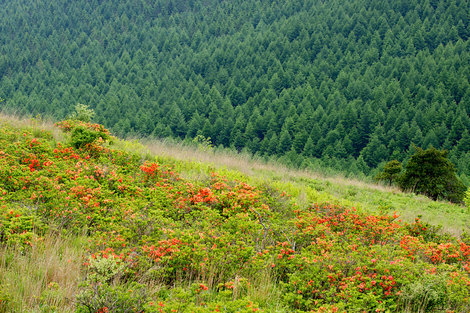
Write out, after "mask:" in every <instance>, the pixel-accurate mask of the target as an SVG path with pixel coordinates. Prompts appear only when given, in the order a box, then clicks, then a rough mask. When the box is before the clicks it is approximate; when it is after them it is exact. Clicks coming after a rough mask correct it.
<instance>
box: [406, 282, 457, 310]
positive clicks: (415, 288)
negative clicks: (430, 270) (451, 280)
mask: <svg viewBox="0 0 470 313" xmlns="http://www.w3.org/2000/svg"><path fill="white" fill-rule="evenodd" d="M400 301H401V307H400V309H401V310H402V311H404V312H416V313H424V312H435V311H439V310H440V309H441V308H442V307H444V306H445V305H446V304H447V303H448V302H449V295H448V294H447V288H446V279H445V277H442V276H440V275H433V276H430V275H423V277H420V278H419V279H418V280H416V281H413V282H410V283H409V284H408V285H406V286H405V288H404V289H403V293H402V294H401V296H400Z"/></svg>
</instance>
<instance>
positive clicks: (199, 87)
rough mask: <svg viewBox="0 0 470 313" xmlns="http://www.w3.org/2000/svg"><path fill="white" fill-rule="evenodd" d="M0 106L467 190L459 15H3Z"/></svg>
mask: <svg viewBox="0 0 470 313" xmlns="http://www.w3.org/2000/svg"><path fill="white" fill-rule="evenodd" d="M2 8H3V9H2V10H1V12H0V43H1V45H0V97H1V98H3V99H5V101H4V102H2V103H1V104H0V106H1V107H2V108H3V109H4V110H7V111H15V112H16V113H19V114H31V115H35V114H42V115H47V116H52V117H53V118H57V119H62V118H64V117H65V116H67V115H68V114H70V113H71V112H72V111H73V107H74V106H75V105H76V104H77V103H85V104H88V105H90V107H91V108H92V109H93V110H94V111H95V112H96V118H95V120H96V121H97V122H99V123H102V124H104V125H105V126H107V127H109V128H111V129H112V130H113V131H114V132H115V133H117V134H120V135H126V134H133V135H144V136H155V137H165V138H167V137H171V138H175V139H178V140H185V139H187V140H191V139H193V138H195V137H196V136H202V137H204V138H210V140H211V142H212V144H213V145H215V146H223V147H231V148H233V149H236V150H238V151H242V150H245V151H248V152H250V153H253V154H254V155H258V156H260V157H266V158H268V157H272V156H274V157H276V158H279V159H280V160H281V161H283V162H286V163H289V164H292V165H294V166H302V167H328V168H332V169H334V170H338V171H343V172H346V173H351V174H353V175H369V176H373V175H375V174H376V173H377V171H378V170H376V169H377V168H381V167H383V165H384V164H385V163H386V162H387V161H389V160H392V159H396V160H398V161H400V162H403V161H405V162H406V160H408V159H409V158H410V157H411V155H412V154H413V150H412V149H411V147H412V145H413V144H414V145H416V146H419V147H422V148H424V149H426V148H428V147H431V146H432V147H435V148H438V149H447V150H448V151H449V155H448V156H449V159H450V160H451V161H452V162H453V163H454V164H455V165H456V168H457V172H458V174H459V175H460V177H461V178H462V179H463V180H464V181H465V182H466V183H467V184H468V182H469V178H470V152H469V151H470V134H469V132H468V129H469V128H470V118H469V113H470V84H469V78H470V67H469V66H468V64H470V53H469V52H470V49H469V37H470V27H469V20H470V3H469V1H465V0H454V1H437V0H413V1H406V0H400V1H393V2H387V1H377V0H352V1H347V2H344V1H339V0H333V1H320V0H305V1H266V0H256V1H255V0H245V1H241V0H236V1H216V0H204V1H201V0H179V1H169V0H156V1H150V0H125V1H121V0H120V1H118V0H110V1H98V0H94V1H84V0H77V1H73V2H66V3H63V2H61V1H57V0H51V1H48V2H42V1H23V0H12V1H8V2H5V3H2Z"/></svg>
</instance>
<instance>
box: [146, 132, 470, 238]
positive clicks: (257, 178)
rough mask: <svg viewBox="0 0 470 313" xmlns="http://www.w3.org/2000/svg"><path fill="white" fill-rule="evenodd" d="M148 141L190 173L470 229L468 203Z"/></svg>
mask: <svg viewBox="0 0 470 313" xmlns="http://www.w3.org/2000/svg"><path fill="white" fill-rule="evenodd" d="M143 143H144V146H142V148H141V149H142V151H145V152H147V153H151V154H155V155H158V156H161V157H160V158H161V159H162V160H164V159H168V160H178V161H180V162H181V163H180V165H179V168H180V169H181V170H183V171H184V173H185V174H186V175H189V177H198V176H199V175H204V173H206V172H207V171H208V170H209V169H211V168H215V169H217V170H219V171H220V170H224V171H226V172H227V173H230V175H235V176H239V177H240V179H243V180H246V181H250V182H253V183H266V184H269V185H272V186H273V187H275V188H278V189H280V190H286V191H288V192H289V193H290V194H291V195H292V196H294V197H295V198H296V200H297V202H298V203H299V205H301V206H302V205H304V206H305V205H310V204H311V203H317V202H320V203H322V202H330V203H335V204H341V205H345V206H350V207H356V208H358V209H361V210H364V211H367V212H370V213H389V214H393V212H397V213H398V214H399V215H400V216H401V218H402V220H403V221H406V222H412V221H413V220H414V219H415V218H416V217H418V216H421V219H422V220H423V221H425V222H428V223H430V224H433V225H441V226H442V227H443V230H445V231H446V232H450V233H452V234H454V235H460V234H461V233H462V232H463V231H467V232H468V231H469V229H470V216H469V214H468V210H467V209H466V208H465V207H463V206H459V205H455V204H453V203H450V202H443V201H432V200H431V199H429V198H427V197H424V196H421V195H414V194H410V193H403V192H401V191H400V190H399V189H397V188H395V187H389V186H384V185H379V184H373V183H370V182H366V181H361V180H355V179H350V178H345V177H340V176H337V177H325V176H323V175H321V174H318V173H312V172H310V171H303V170H295V169H290V168H287V167H285V166H284V165H282V164H276V163H268V164H266V163H265V162H262V161H258V160H255V159H253V158H252V157H250V156H248V155H243V154H234V153H233V152H231V151H225V152H224V151H222V152H220V151H215V150H212V149H205V148H204V147H202V148H196V147H193V146H182V145H177V144H172V143H168V142H161V141H155V140H154V141H143ZM240 174H243V176H240Z"/></svg>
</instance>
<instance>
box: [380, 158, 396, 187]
mask: <svg viewBox="0 0 470 313" xmlns="http://www.w3.org/2000/svg"><path fill="white" fill-rule="evenodd" d="M401 171H402V165H401V163H400V162H399V161H397V160H392V161H390V162H387V164H385V166H384V169H383V171H382V172H381V173H379V174H378V175H377V176H376V179H377V180H382V181H386V182H387V183H388V184H389V185H392V183H394V182H397V180H398V177H399V176H400V174H401Z"/></svg>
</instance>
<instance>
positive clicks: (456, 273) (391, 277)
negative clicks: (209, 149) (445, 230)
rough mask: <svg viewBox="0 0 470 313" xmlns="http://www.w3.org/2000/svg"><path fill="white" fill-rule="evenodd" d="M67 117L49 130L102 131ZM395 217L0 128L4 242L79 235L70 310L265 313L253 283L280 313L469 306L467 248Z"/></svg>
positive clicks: (95, 145)
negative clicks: (196, 176)
mask: <svg viewBox="0 0 470 313" xmlns="http://www.w3.org/2000/svg"><path fill="white" fill-rule="evenodd" d="M71 123H72V122H70V121H66V122H63V123H59V124H58V125H59V127H60V128H62V129H64V130H66V131H69V132H72V131H73V129H76V127H82V128H83V129H85V130H86V131H87V132H99V133H100V134H106V136H109V132H108V131H107V130H105V129H104V128H102V126H100V125H96V124H89V123H83V122H73V123H80V125H79V126H77V125H72V124H71ZM106 136H105V137H106ZM101 138H102V139H104V137H102V136H101ZM106 138H110V137H106ZM397 218H398V216H397V215H394V216H382V215H367V214H364V213H361V212H360V211H358V210H356V209H354V208H345V207H341V206H337V205H331V204H315V205H312V206H310V207H307V208H298V207H297V206H296V205H295V204H294V203H292V202H291V201H290V200H289V197H288V196H287V195H286V194H285V193H281V192H279V191H276V190H273V189H272V188H269V186H252V185H249V184H247V183H245V182H243V181H238V180H236V179H230V178H227V177H223V176H221V175H219V174H217V173H209V174H208V176H207V177H206V178H204V179H201V180H188V179H183V178H182V176H181V175H179V174H178V173H177V170H176V168H175V164H173V165H172V164H170V162H168V163H164V162H158V161H157V160H156V159H148V158H147V159H145V158H143V157H142V156H141V155H137V154H133V153H128V152H123V151H120V150H115V149H112V148H110V147H108V146H105V145H103V144H102V142H100V141H99V140H93V141H92V143H91V144H87V145H75V144H74V143H73V142H69V144H63V143H57V142H55V141H54V140H53V139H52V136H51V135H50V134H48V133H43V134H39V136H38V133H37V132H34V134H33V132H32V131H30V130H27V129H21V130H18V129H16V128H14V127H11V126H8V125H4V126H3V127H2V128H0V244H3V245H5V244H16V245H21V246H23V247H24V249H27V248H28V247H29V246H33V245H34V244H35V242H36V241H38V240H40V238H41V237H42V236H43V235H44V234H45V233H46V232H47V231H49V230H54V229H59V230H60V232H61V233H62V234H63V235H65V236H73V235H82V234H86V236H87V237H88V247H87V255H86V257H85V258H84V259H83V269H84V271H85V272H87V275H86V279H85V282H84V284H83V291H82V292H81V293H80V294H79V295H77V301H76V303H77V311H78V312H106V310H109V312H111V311H112V312H124V311H122V310H121V311H119V309H118V307H119V306H117V305H116V303H119V304H120V306H121V307H122V308H124V307H125V308H127V309H126V310H127V311H126V312H182V311H183V312H224V311H226V312H255V311H258V310H260V311H261V310H263V311H269V308H268V307H269V306H268V304H266V303H257V302H256V301H254V300H253V299H252V297H253V294H254V293H255V290H256V288H259V286H257V285H256V284H257V283H258V282H260V281H262V279H261V278H262V277H269V279H270V280H271V281H272V283H273V284H277V285H278V286H279V290H281V292H280V296H279V297H278V299H277V300H276V301H278V304H277V306H278V307H279V308H283V310H285V311H286V312H294V311H297V312H307V311H308V312H356V311H357V312H359V311H361V312H362V311H366V312H394V311H406V310H408V311H417V310H416V309H415V308H419V310H422V311H423V312H424V311H426V312H427V311H432V310H448V311H456V312H460V311H468V310H469V309H470V287H469V286H470V273H469V272H470V245H468V244H467V243H464V242H460V241H458V240H457V239H455V238H452V237H450V236H443V235H440V233H439V230H438V229H437V228H433V227H432V226H431V225H427V224H424V223H421V222H420V220H419V219H417V220H416V221H415V223H413V224H410V225H408V224H405V223H402V222H400V221H399V220H397ZM155 285H159V286H164V288H162V289H160V291H158V292H151V291H150V290H151V288H150V287H148V286H155ZM146 286H147V287H146Z"/></svg>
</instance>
